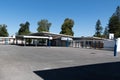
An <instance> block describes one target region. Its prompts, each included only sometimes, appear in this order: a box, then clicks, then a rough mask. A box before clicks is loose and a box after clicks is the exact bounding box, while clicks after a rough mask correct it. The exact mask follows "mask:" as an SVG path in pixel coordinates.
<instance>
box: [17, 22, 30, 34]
mask: <svg viewBox="0 0 120 80" xmlns="http://www.w3.org/2000/svg"><path fill="white" fill-rule="evenodd" d="M29 26H30V23H29V22H26V23H25V24H24V23H21V24H20V29H19V31H18V35H28V34H30V30H29Z"/></svg>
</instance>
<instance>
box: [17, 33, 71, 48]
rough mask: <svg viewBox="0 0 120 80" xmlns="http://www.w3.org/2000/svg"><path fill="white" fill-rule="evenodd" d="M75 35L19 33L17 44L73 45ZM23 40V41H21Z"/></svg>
mask: <svg viewBox="0 0 120 80" xmlns="http://www.w3.org/2000/svg"><path fill="white" fill-rule="evenodd" d="M72 38H73V36H69V35H63V34H54V33H50V32H39V33H32V34H29V35H17V36H16V44H20V45H24V46H25V45H36V46H38V45H39V46H71V47H72V45H71V42H72V41H73V39H72ZM18 41H19V42H18ZM20 41H21V42H20Z"/></svg>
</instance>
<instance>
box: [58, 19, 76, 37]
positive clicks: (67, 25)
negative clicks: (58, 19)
mask: <svg viewBox="0 0 120 80" xmlns="http://www.w3.org/2000/svg"><path fill="white" fill-rule="evenodd" d="M73 26H74V21H73V20H72V19H69V18H66V19H65V20H64V23H63V24H62V27H61V32H60V34H65V35H71V36H73V35H74V32H73V30H72V28H73Z"/></svg>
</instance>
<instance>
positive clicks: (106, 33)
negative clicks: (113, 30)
mask: <svg viewBox="0 0 120 80" xmlns="http://www.w3.org/2000/svg"><path fill="white" fill-rule="evenodd" d="M108 35H109V32H108V26H107V27H105V29H104V32H103V37H104V38H108Z"/></svg>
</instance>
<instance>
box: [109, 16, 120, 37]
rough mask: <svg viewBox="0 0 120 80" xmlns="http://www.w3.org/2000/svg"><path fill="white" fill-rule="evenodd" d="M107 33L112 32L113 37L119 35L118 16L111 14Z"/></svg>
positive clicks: (119, 22) (119, 23)
mask: <svg viewBox="0 0 120 80" xmlns="http://www.w3.org/2000/svg"><path fill="white" fill-rule="evenodd" d="M108 27H109V30H108V31H109V33H114V36H115V38H117V37H120V21H119V17H118V16H112V17H111V18H110V20H109V24H108Z"/></svg>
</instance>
